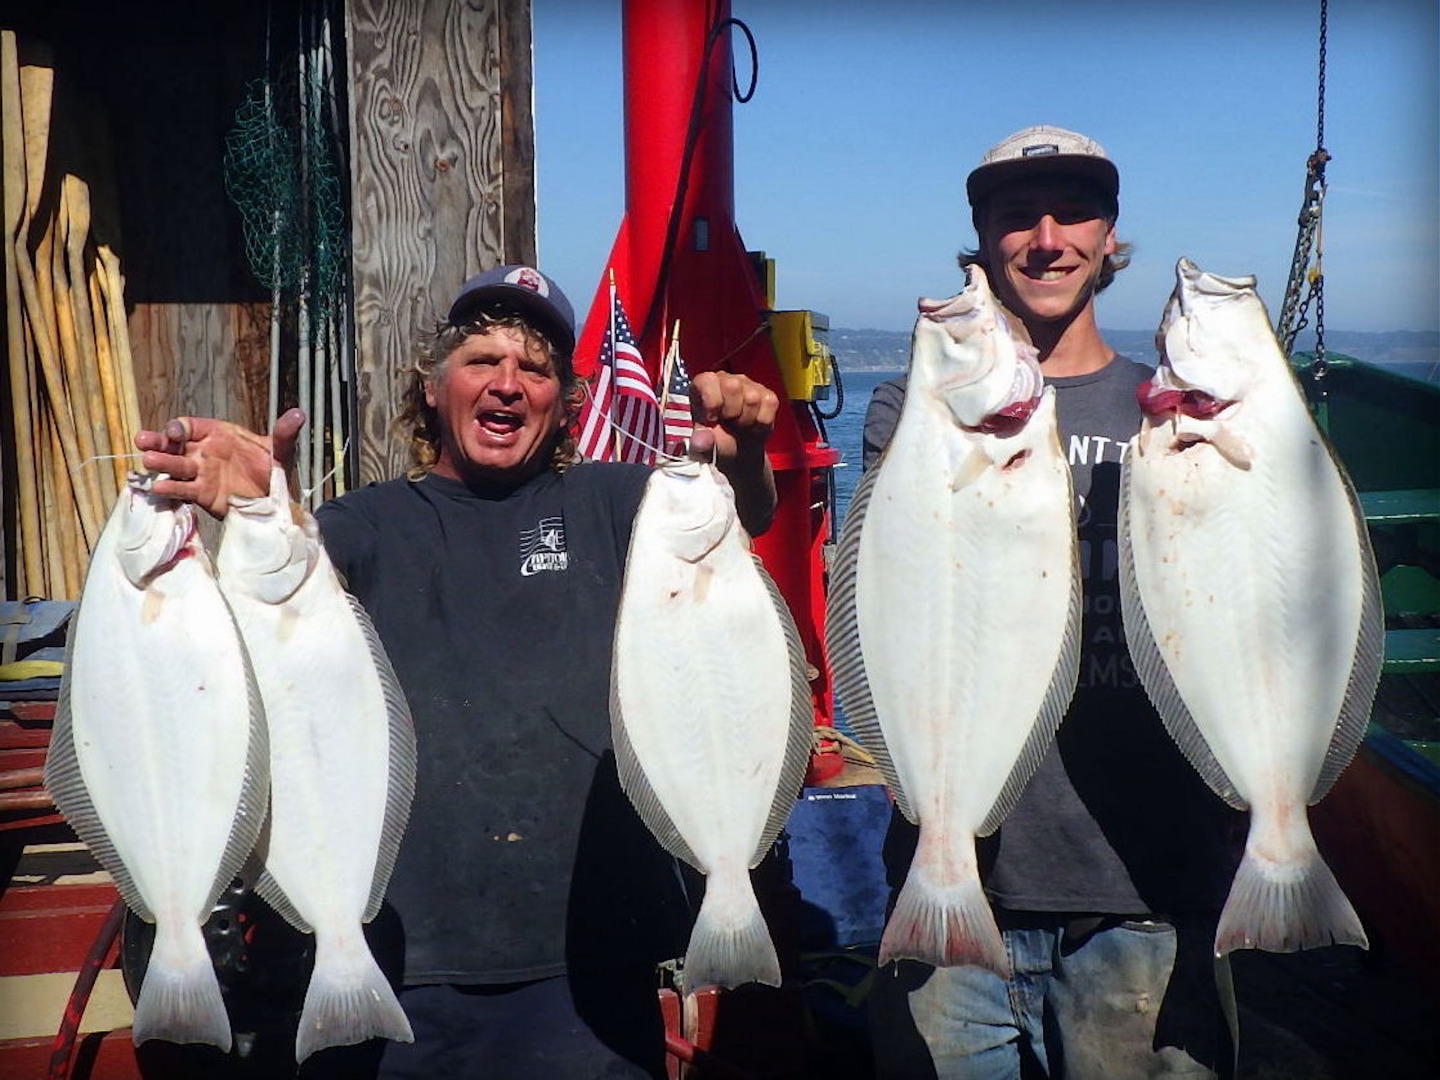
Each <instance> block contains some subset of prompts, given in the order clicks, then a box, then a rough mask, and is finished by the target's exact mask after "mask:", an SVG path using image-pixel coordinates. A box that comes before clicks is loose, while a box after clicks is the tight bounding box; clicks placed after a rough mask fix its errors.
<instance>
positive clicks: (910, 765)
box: [826, 266, 1081, 976]
mask: <svg viewBox="0 0 1440 1080" xmlns="http://www.w3.org/2000/svg"><path fill="white" fill-rule="evenodd" d="M1080 615H1081V592H1080V572H1079V563H1078V554H1077V548H1076V540H1075V507H1074V499H1073V496H1072V489H1071V480H1070V467H1069V465H1068V464H1067V462H1066V460H1065V455H1064V453H1063V452H1062V450H1061V446H1060V438H1059V433H1058V429H1057V427H1056V421H1055V394H1054V391H1053V390H1051V389H1048V388H1045V387H1044V382H1043V379H1042V378H1041V375H1040V369H1039V364H1038V362H1037V359H1036V354H1035V350H1034V348H1033V347H1032V346H1031V345H1029V343H1028V342H1027V341H1025V340H1022V339H1021V338H1020V337H1018V336H1016V334H1015V333H1013V332H1012V330H1011V328H1010V326H1009V324H1008V322H1007V320H1006V318H1005V315H1004V313H1003V312H1002V310H1001V309H1000V308H999V307H998V305H997V304H996V302H995V300H994V297H993V296H992V294H991V292H990V286H989V282H988V281H987V280H986V277H985V272H984V270H983V269H981V268H980V267H979V266H972V267H971V268H970V277H969V282H968V284H967V285H966V287H965V290H964V291H963V292H961V293H960V294H959V295H958V296H955V297H952V298H950V299H949V300H944V301H937V300H921V301H920V315H919V318H918V319H917V320H916V323H915V332H914V337H913V339H912V344H911V354H910V367H909V381H908V383H907V386H906V391H905V400H904V403H903V405H902V406H901V411H900V418H899V421H898V422H897V425H896V428H895V433H894V437H893V438H892V440H891V442H890V444H889V445H888V447H887V448H886V450H885V452H884V454H883V455H882V456H881V458H880V460H879V461H878V462H877V463H876V464H875V465H874V466H873V467H872V468H871V469H870V470H869V471H868V472H867V473H866V474H865V476H864V477H863V478H862V479H861V481H860V483H859V485H858V486H857V489H856V492H855V496H854V499H853V500H852V502H851V504H850V510H849V513H848V515H847V517H846V521H845V525H844V528H843V530H842V532H841V536H840V544H839V550H838V552H837V558H836V568H835V571H834V573H833V575H832V579H831V592H830V599H829V612H828V616H827V635H826V636H827V642H828V646H829V654H830V665H831V670H832V672H833V674H834V678H835V685H836V688H837V690H838V692H839V694H840V698H841V701H842V702H843V704H844V707H845V715H846V717H847V718H848V720H849V722H850V724H851V726H852V727H853V728H854V729H855V731H856V733H857V734H858V735H859V736H860V739H861V741H862V742H863V743H864V744H865V746H866V748H867V749H868V750H869V751H870V752H871V754H873V755H874V756H875V758H876V759H877V761H878V763H879V764H880V767H881V770H882V772H883V773H884V775H885V777H886V780H887V783H888V784H889V786H890V790H891V792H892V793H893V794H894V796H895V799H896V802H897V804H898V805H899V807H900V810H901V811H902V813H904V815H905V817H906V818H908V819H909V820H910V821H911V822H914V823H915V824H917V825H918V826H919V828H920V836H919V844H918V846H917V848H916V851H915V857H914V859H913V861H912V862H911V865H910V870H909V873H908V875H907V876H906V879H905V884H904V887H903V888H902V889H901V891H900V895H899V897H898V899H897V900H896V904H895V908H894V911H893V912H892V913H891V915H890V919H889V921H888V923H887V925H886V927H885V932H884V935H883V937H882V939H881V942H880V953H879V960H880V963H882V964H883V963H885V962H887V961H889V960H892V959H898V958H901V957H909V958H912V959H915V960H921V961H924V962H925V963H928V964H932V965H935V966H951V965H958V964H974V965H978V966H981V967H985V968H989V969H990V970H992V971H994V972H996V973H998V974H1000V975H1002V976H1008V975H1009V971H1010V964H1009V959H1008V957H1007V954H1006V951H1005V947H1004V944H1003V943H1002V941H1001V938H1000V933H999V930H998V929H997V927H996V925H995V919H994V916H993V915H992V914H991V911H990V905H989V903H988V902H987V900H986V897H985V894H984V891H983V889H982V888H981V884H980V877H979V872H978V868H977V865H976V858H975V837H976V836H986V835H989V834H990V833H992V832H993V831H994V830H995V829H996V828H998V827H999V825H1000V823H1001V822H1002V821H1004V820H1005V817H1006V815H1007V814H1009V812H1010V810H1011V809H1012V808H1013V807H1014V805H1015V803H1016V801H1017V800H1018V799H1019V797H1020V794H1021V792H1022V791H1023V789H1024V787H1025V784H1026V782H1027V781H1028V780H1029V778H1030V777H1031V775H1032V774H1033V773H1034V772H1035V770H1036V769H1037V768H1038V767H1039V765H1040V761H1041V759H1042V758H1043V757H1044V755H1045V752H1046V750H1047V749H1048V748H1049V746H1050V744H1051V742H1052V740H1053V738H1054V735H1055V731H1056V729H1057V728H1058V727H1059V725H1060V721H1061V719H1062V718H1063V716H1064V715H1065V710H1066V708H1067V707H1068V706H1069V703H1070V699H1071V697H1072V695H1073V694H1074V690H1075V683H1076V679H1077V676H1078V672H1079V650H1080Z"/></svg>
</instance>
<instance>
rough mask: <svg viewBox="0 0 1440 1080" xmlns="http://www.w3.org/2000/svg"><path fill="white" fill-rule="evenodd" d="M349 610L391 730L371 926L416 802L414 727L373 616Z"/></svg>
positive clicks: (356, 606) (368, 907)
mask: <svg viewBox="0 0 1440 1080" xmlns="http://www.w3.org/2000/svg"><path fill="white" fill-rule="evenodd" d="M345 599H346V600H347V601H349V603H350V610H351V612H352V613H353V614H354V616H355V621H356V622H357V623H358V624H359V626H360V633H361V634H362V635H363V636H364V638H365V643H366V644H367V645H368V646H369V648H370V660H371V662H372V663H373V664H374V666H375V673H376V674H377V675H378V676H379V677H380V688H381V691H382V692H383V693H384V695H385V713H386V715H387V717H388V718H389V727H390V755H389V757H390V777H389V781H388V783H387V784H386V789H385V822H384V825H383V827H382V828H381V831H380V848H379V850H378V851H377V852H376V856H375V875H374V877H372V878H371V882H370V896H369V898H368V900H367V901H366V903H365V913H364V915H363V916H362V919H363V920H364V921H365V922H369V921H370V920H371V919H373V918H375V915H376V913H377V912H379V910H380V904H381V903H382V902H383V901H384V899H385V889H386V888H387V887H388V886H389V884H390V874H391V872H392V871H393V870H394V869H395V860H396V859H397V858H398V857H399V855H400V841H401V839H402V838H403V837H404V835H405V826H406V824H407V823H408V822H409V820H410V804H411V802H412V801H413V800H414V798H415V769H416V753H417V751H416V747H415V724H414V721H413V720H412V719H411V717H410V706H409V704H408V703H407V702H406V701H405V691H404V690H403V689H402V688H401V686H400V680H399V678H397V677H396V675H395V669H394V667H393V666H392V665H391V663H390V657H389V656H388V655H387V654H386V652H385V646H384V644H383V643H382V642H381V641H380V635H379V633H378V632H377V631H376V630H375V624H374V623H372V622H371V621H370V615H369V613H368V612H366V610H365V608H364V605H362V604H361V603H360V601H359V600H357V599H355V597H353V596H351V595H350V594H349V593H346V594H345Z"/></svg>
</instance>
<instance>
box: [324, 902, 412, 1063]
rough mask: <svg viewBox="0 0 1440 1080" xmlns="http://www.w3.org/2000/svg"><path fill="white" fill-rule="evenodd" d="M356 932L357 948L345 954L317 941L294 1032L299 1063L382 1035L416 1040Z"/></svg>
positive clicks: (382, 976) (361, 938)
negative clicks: (325, 1052) (319, 1051)
mask: <svg viewBox="0 0 1440 1080" xmlns="http://www.w3.org/2000/svg"><path fill="white" fill-rule="evenodd" d="M354 936H355V939H356V942H357V945H356V947H355V948H353V949H350V950H347V951H346V952H345V953H339V952H337V950H336V949H335V948H334V947H333V946H329V945H328V944H322V943H321V942H320V941H319V939H317V940H316V952H315V968H314V970H313V972H312V973H311V975H310V985H309V987H308V988H307V989H306V991H305V1005H304V1007H303V1009H302V1010H301V1012H300V1025H299V1027H298V1028H297V1029H296V1032H295V1061H296V1063H297V1064H298V1063H300V1062H303V1061H304V1060H305V1059H306V1058H308V1057H309V1056H310V1055H311V1054H313V1053H315V1051H317V1050H324V1049H325V1048H326V1047H330V1046H353V1045H354V1044H356V1043H361V1042H364V1041H365V1040H366V1039H373V1038H377V1037H378V1038H382V1039H390V1040H391V1041H393V1042H402V1043H409V1042H414V1041H415V1033H414V1031H413V1030H412V1029H411V1027H410V1020H409V1018H408V1017H407V1016H406V1015H405V1010H404V1009H403V1008H402V1007H401V1005H400V1001H399V999H398V998H397V997H396V996H395V991H394V989H393V988H392V987H391V986H390V981H389V980H388V979H386V978H385V973H384V972H382V971H381V970H380V965H379V964H377V963H376V962H375V957H374V955H373V954H372V953H371V952H370V948H369V946H368V945H366V944H365V939H364V936H363V935H362V934H361V933H360V930H359V928H358V927H356V928H355V931H354Z"/></svg>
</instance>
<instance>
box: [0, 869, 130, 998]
mask: <svg viewBox="0 0 1440 1080" xmlns="http://www.w3.org/2000/svg"><path fill="white" fill-rule="evenodd" d="M116 899H117V895H116V892H115V887H114V886H113V885H110V884H108V883H107V884H103V885H101V884H96V885H89V884H85V885H68V884H49V885H12V886H10V887H9V888H7V889H5V891H4V894H3V895H0V976H9V975H43V974H47V973H52V972H58V971H78V970H80V966H81V964H82V963H83V962H84V960H85V957H86V955H87V953H88V952H89V948H90V943H91V942H92V941H93V940H94V939H95V935H96V934H98V933H99V932H100V928H101V927H102V926H103V925H104V922H105V917H106V915H108V914H109V913H110V911H111V909H112V908H113V907H114V905H115V902H116Z"/></svg>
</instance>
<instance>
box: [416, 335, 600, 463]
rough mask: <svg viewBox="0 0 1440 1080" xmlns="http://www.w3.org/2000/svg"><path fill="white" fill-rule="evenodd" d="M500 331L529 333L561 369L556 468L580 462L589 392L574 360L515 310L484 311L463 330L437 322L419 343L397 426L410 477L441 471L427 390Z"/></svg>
mask: <svg viewBox="0 0 1440 1080" xmlns="http://www.w3.org/2000/svg"><path fill="white" fill-rule="evenodd" d="M497 327H512V328H514V329H516V330H519V331H520V333H521V334H522V335H524V339H525V346H526V348H538V349H540V350H541V351H542V352H543V353H544V354H545V356H546V357H548V358H549V360H550V363H551V364H552V365H553V366H554V368H555V374H556V376H557V377H558V378H559V380H560V394H561V397H562V398H563V399H564V402H565V413H564V422H563V423H562V424H561V425H560V428H559V431H558V432H557V433H556V435H555V445H554V447H553V448H552V450H551V455H550V467H551V468H552V469H554V470H555V471H556V472H563V471H564V470H565V469H567V468H569V467H570V465H572V464H573V463H574V462H575V461H576V460H577V455H576V452H575V435H574V432H573V430H572V429H573V427H574V424H575V418H576V416H577V415H578V414H579V411H580V402H581V400H582V397H583V390H582V389H581V386H580V380H579V379H578V378H577V377H576V375H575V365H574V362H573V358H572V357H571V356H570V355H569V354H568V353H565V352H562V351H561V350H560V349H558V348H556V347H555V345H554V343H552V342H551V341H550V339H549V338H548V337H546V336H545V334H544V333H542V332H541V331H539V330H537V329H535V327H533V326H531V325H530V323H529V322H527V321H526V320H525V318H524V317H523V316H521V315H518V314H515V313H513V312H506V311H498V312H481V313H480V314H479V315H477V316H475V318H473V319H472V320H470V321H469V322H467V323H465V324H464V325H463V326H455V325H453V324H451V323H446V322H441V323H436V324H435V327H434V329H432V330H429V331H427V332H425V333H422V334H421V336H420V339H419V341H418V342H416V348H415V359H414V362H413V363H412V364H411V366H410V370H409V372H408V373H407V375H408V378H407V381H406V384H405V389H404V390H403V391H402V392H401V395H400V412H399V415H397V416H396V417H395V422H394V427H395V430H396V432H397V433H398V434H399V435H400V436H402V437H403V438H404V439H405V440H406V441H407V442H408V443H409V446H410V460H411V466H410V469H409V470H408V471H407V472H406V475H407V476H408V477H409V478H410V479H411V480H418V479H420V477H422V476H424V475H425V474H426V473H427V472H429V471H430V470H431V469H433V468H434V467H435V463H436V462H437V461H438V460H439V459H440V416H439V414H438V413H437V412H436V411H435V409H434V407H433V406H432V405H431V404H430V403H429V402H428V401H426V400H425V387H426V386H427V385H429V384H430V383H432V382H433V381H434V380H435V379H436V378H437V377H438V376H439V373H440V370H441V368H443V367H444V365H445V361H446V360H447V359H449V357H450V354H451V353H453V352H454V351H455V350H456V349H458V348H459V347H460V346H461V345H462V344H463V343H464V342H465V340H466V339H467V338H469V337H471V336H472V335H474V334H484V333H488V332H489V331H491V330H494V329H496V328H497Z"/></svg>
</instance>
